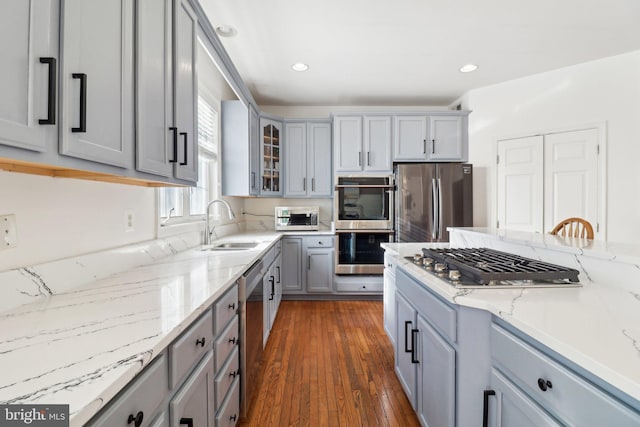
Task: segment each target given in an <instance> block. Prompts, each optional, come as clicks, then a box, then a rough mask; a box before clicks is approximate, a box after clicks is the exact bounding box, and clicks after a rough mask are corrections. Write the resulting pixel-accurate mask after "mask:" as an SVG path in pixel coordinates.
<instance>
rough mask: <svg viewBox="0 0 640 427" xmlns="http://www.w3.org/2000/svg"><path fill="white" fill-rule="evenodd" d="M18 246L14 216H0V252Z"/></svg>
mask: <svg viewBox="0 0 640 427" xmlns="http://www.w3.org/2000/svg"><path fill="white" fill-rule="evenodd" d="M16 246H18V233H17V230H16V216H15V215H14V214H11V215H0V250H2V249H9V248H15V247H16Z"/></svg>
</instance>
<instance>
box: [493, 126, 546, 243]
mask: <svg viewBox="0 0 640 427" xmlns="http://www.w3.org/2000/svg"><path fill="white" fill-rule="evenodd" d="M543 146H544V145H543V137H542V136H531V137H527V138H517V139H509V140H503V141H498V195H497V199H498V209H497V213H498V226H499V228H502V229H510V230H522V231H531V232H538V233H542V232H543V223H542V221H543V217H544V205H543V194H544V193H543V185H544V178H543V171H544V168H543V158H544V156H543Z"/></svg>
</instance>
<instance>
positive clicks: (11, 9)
mask: <svg viewBox="0 0 640 427" xmlns="http://www.w3.org/2000/svg"><path fill="white" fill-rule="evenodd" d="M58 18H59V0H3V1H2V2H0V57H2V58H3V62H2V67H1V68H0V93H1V94H2V96H0V144H5V145H11V146H14V147H20V148H26V149H29V150H34V151H46V149H47V145H48V144H47V143H48V141H53V143H54V144H55V142H54V141H56V140H57V137H58V132H57V126H56V125H55V123H57V121H56V116H55V106H56V105H57V99H56V93H55V91H54V89H55V88H56V85H57V84H58V81H57V79H55V76H56V73H57V71H58V70H57V65H56V64H55V63H51V64H50V65H48V64H47V63H46V62H45V63H42V62H41V60H42V59H45V58H50V59H53V60H57V59H58V44H57V40H58ZM50 59H45V60H50ZM50 73H53V74H50ZM50 75H51V77H53V78H54V80H53V82H52V83H53V86H52V87H51V88H50V86H49V76H50ZM50 90H51V93H50ZM49 102H51V103H52V106H51V108H53V109H52V110H50V109H49ZM49 116H51V117H49ZM47 119H49V120H47ZM43 121H44V122H47V123H43ZM49 122H50V123H49Z"/></svg>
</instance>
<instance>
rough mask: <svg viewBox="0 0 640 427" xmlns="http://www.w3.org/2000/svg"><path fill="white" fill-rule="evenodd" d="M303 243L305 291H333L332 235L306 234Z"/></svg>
mask: <svg viewBox="0 0 640 427" xmlns="http://www.w3.org/2000/svg"><path fill="white" fill-rule="evenodd" d="M303 243H304V245H303V246H304V255H303V260H304V261H306V270H305V276H306V280H305V282H306V283H305V284H306V290H307V292H333V265H334V262H335V260H334V248H333V244H334V243H333V236H317V237H316V236H313V237H310V236H306V237H304V239H303Z"/></svg>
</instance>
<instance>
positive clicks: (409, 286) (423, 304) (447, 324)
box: [396, 270, 457, 342]
mask: <svg viewBox="0 0 640 427" xmlns="http://www.w3.org/2000/svg"><path fill="white" fill-rule="evenodd" d="M396 277H397V279H396V287H397V290H398V291H401V292H402V293H403V294H404V295H405V297H406V298H407V299H408V300H409V301H411V302H412V303H413V305H414V306H415V307H416V308H417V310H418V312H420V314H422V315H423V316H424V317H425V318H426V319H427V320H428V321H429V323H431V325H432V326H433V327H434V328H435V329H436V330H437V331H438V332H439V333H441V334H442V335H443V336H445V337H446V338H448V339H449V340H450V341H453V342H455V341H456V339H457V334H456V328H457V325H456V323H457V312H456V309H455V308H453V307H451V306H450V305H448V304H447V303H445V302H444V301H442V300H440V298H438V297H437V296H435V295H433V294H432V293H431V292H429V291H428V290H426V289H425V288H424V287H422V285H419V284H418V283H417V282H416V281H415V280H414V279H412V278H411V277H409V276H408V275H407V274H406V273H405V272H404V271H402V270H398V271H397V276H396Z"/></svg>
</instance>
